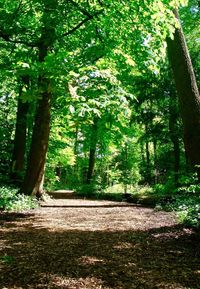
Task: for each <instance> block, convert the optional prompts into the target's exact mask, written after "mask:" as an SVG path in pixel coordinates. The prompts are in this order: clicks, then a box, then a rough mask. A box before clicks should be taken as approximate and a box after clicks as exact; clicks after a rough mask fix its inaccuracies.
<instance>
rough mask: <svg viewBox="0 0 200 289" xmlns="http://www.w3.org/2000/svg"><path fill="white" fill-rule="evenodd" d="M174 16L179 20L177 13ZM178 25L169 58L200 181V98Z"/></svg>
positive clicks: (169, 43)
mask: <svg viewBox="0 0 200 289" xmlns="http://www.w3.org/2000/svg"><path fill="white" fill-rule="evenodd" d="M174 13H175V16H176V18H177V19H179V15H178V11H177V10H175V12H174ZM179 25H180V27H179V28H176V29H175V32H174V38H173V39H170V38H168V40H167V47H168V55H169V60H170V63H171V66H172V70H173V74H174V80H175V84H176V89H177V93H178V96H179V103H180V111H181V117H182V121H183V127H184V144H185V151H186V155H187V157H188V159H189V161H190V163H191V164H192V166H193V167H194V168H195V170H196V172H197V175H198V180H199V181H200V167H199V166H200V150H199V143H200V95H199V91H198V87H197V82H196V78H195V74H194V71H193V66H192V62H191V59H190V55H189V51H188V48H187V44H186V41H185V38H184V34H183V30H182V28H181V24H180V22H179Z"/></svg>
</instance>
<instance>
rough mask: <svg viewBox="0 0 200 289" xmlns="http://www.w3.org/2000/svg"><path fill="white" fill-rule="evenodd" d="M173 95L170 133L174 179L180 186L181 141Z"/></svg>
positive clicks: (170, 107)
mask: <svg viewBox="0 0 200 289" xmlns="http://www.w3.org/2000/svg"><path fill="white" fill-rule="evenodd" d="M172 97H173V96H172V95H171V99H170V104H169V134H170V138H171V141H172V144H173V150H174V151H173V152H174V181H175V185H176V186H178V180H179V170H180V142H179V136H178V132H177V118H178V114H177V111H176V110H177V107H176V103H175V102H174V101H172Z"/></svg>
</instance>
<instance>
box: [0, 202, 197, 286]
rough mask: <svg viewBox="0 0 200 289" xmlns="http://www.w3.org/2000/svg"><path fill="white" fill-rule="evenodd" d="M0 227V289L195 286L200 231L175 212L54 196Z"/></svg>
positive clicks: (1, 220)
mask: <svg viewBox="0 0 200 289" xmlns="http://www.w3.org/2000/svg"><path fill="white" fill-rule="evenodd" d="M0 226H1V227H0V288H1V289H2V288H4V289H11V288H12V289H26V288H27V289H31V288H60V289H61V288H63V289H64V288H68V289H132V288H138V289H142V288H145V289H156V288H158V289H161V288H167V289H174V288H176V289H198V288H200V235H199V233H198V232H194V231H193V230H192V229H189V228H185V227H183V226H181V225H178V223H177V221H176V218H175V216H174V215H173V214H172V213H167V212H161V211H155V210H153V209H152V208H145V207H141V206H134V205H132V204H128V203H117V202H111V201H94V200H79V199H75V200H73V199H70V200H53V201H50V203H47V204H45V207H41V208H38V209H35V210H33V211H30V212H24V213H5V212H0Z"/></svg>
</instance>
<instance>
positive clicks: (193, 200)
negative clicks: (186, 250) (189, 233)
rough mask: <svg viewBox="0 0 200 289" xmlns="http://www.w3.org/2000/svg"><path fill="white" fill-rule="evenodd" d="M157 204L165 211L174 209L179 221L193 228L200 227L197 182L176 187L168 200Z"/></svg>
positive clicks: (199, 191)
mask: <svg viewBox="0 0 200 289" xmlns="http://www.w3.org/2000/svg"><path fill="white" fill-rule="evenodd" d="M163 200H165V199H163ZM158 206H160V207H161V208H162V209H165V210H167V211H175V212H176V213H177V215H178V217H179V220H180V222H181V223H183V224H186V225H188V226H191V227H194V228H200V185H199V184H196V185H195V184H191V185H188V186H183V187H180V188H178V189H177V190H176V192H174V193H173V195H172V196H171V198H170V199H169V200H168V201H167V200H165V202H164V201H163V202H160V203H159V204H158Z"/></svg>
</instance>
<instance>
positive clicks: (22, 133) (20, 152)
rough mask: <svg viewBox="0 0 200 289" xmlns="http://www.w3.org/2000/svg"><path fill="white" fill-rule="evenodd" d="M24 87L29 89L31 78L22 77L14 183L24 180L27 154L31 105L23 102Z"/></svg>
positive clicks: (13, 159) (14, 158) (14, 154)
mask: <svg viewBox="0 0 200 289" xmlns="http://www.w3.org/2000/svg"><path fill="white" fill-rule="evenodd" d="M24 86H27V89H28V87H29V76H22V77H21V81H20V83H19V96H18V104H17V118H16V125H15V138H14V147H13V155H12V163H11V178H12V180H13V181H15V182H16V181H17V182H20V181H22V178H23V172H24V162H25V152H26V133H27V116H28V109H29V103H28V102H26V101H23V99H22V96H23V95H22V94H23V89H24Z"/></svg>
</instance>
